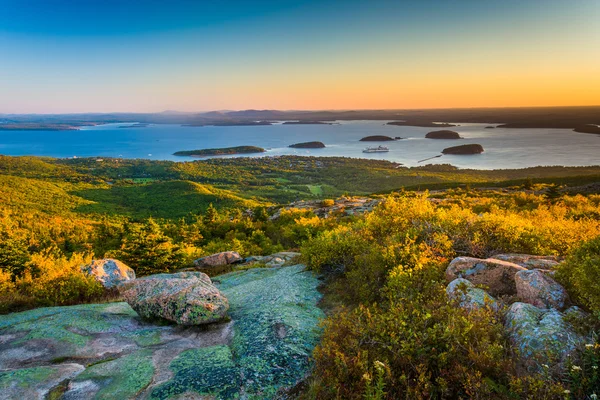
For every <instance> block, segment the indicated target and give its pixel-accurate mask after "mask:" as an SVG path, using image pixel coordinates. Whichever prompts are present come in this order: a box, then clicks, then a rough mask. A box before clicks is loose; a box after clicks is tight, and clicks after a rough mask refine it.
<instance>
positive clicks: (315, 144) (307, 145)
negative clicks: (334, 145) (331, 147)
mask: <svg viewBox="0 0 600 400" xmlns="http://www.w3.org/2000/svg"><path fill="white" fill-rule="evenodd" d="M288 147H293V148H294V149H322V148H324V147H325V144H324V143H323V142H303V143H296V144H291V145H289V146H288Z"/></svg>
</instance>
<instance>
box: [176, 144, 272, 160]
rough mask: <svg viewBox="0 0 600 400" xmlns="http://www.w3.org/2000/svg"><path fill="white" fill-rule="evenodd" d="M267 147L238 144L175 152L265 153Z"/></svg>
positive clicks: (198, 153)
mask: <svg viewBox="0 0 600 400" xmlns="http://www.w3.org/2000/svg"><path fill="white" fill-rule="evenodd" d="M264 152H265V149H263V148H262V147H256V146H237V147H224V148H220V149H201V150H185V151H177V152H175V153H173V155H174V156H191V157H203V156H225V155H230V154H252V153H264Z"/></svg>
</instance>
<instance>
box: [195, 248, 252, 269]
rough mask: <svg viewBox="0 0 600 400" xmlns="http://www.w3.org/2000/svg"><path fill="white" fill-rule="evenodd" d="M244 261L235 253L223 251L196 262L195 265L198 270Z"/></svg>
mask: <svg viewBox="0 0 600 400" xmlns="http://www.w3.org/2000/svg"><path fill="white" fill-rule="evenodd" d="M242 260H243V258H242V257H241V256H240V255H239V254H238V253H237V252H235V251H223V252H221V253H217V254H212V255H210V256H206V257H202V258H199V259H197V260H194V265H195V266H196V267H198V268H210V267H222V266H224V265H229V264H235V263H237V262H240V261H242Z"/></svg>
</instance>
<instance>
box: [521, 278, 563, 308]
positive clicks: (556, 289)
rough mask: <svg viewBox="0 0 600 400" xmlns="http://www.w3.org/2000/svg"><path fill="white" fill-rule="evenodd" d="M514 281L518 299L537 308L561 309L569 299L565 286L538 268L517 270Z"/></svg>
mask: <svg viewBox="0 0 600 400" xmlns="http://www.w3.org/2000/svg"><path fill="white" fill-rule="evenodd" d="M515 283H516V285H517V296H518V297H519V299H520V300H521V301H523V302H525V303H529V304H532V305H534V306H536V307H539V308H555V309H557V310H562V309H563V308H564V307H565V304H566V302H567V301H568V299H569V296H568V294H567V291H566V290H565V288H564V287H562V286H561V285H560V284H559V283H558V282H556V281H555V280H554V279H552V278H551V277H550V276H548V275H547V274H544V273H543V272H542V271H540V270H539V269H534V270H531V271H529V270H527V271H519V272H517V273H516V274H515Z"/></svg>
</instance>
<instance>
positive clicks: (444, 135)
mask: <svg viewBox="0 0 600 400" xmlns="http://www.w3.org/2000/svg"><path fill="white" fill-rule="evenodd" d="M425 137H426V138H427V139H462V138H461V137H460V135H459V134H458V132H454V131H432V132H429V133H428V134H427V135H425Z"/></svg>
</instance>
